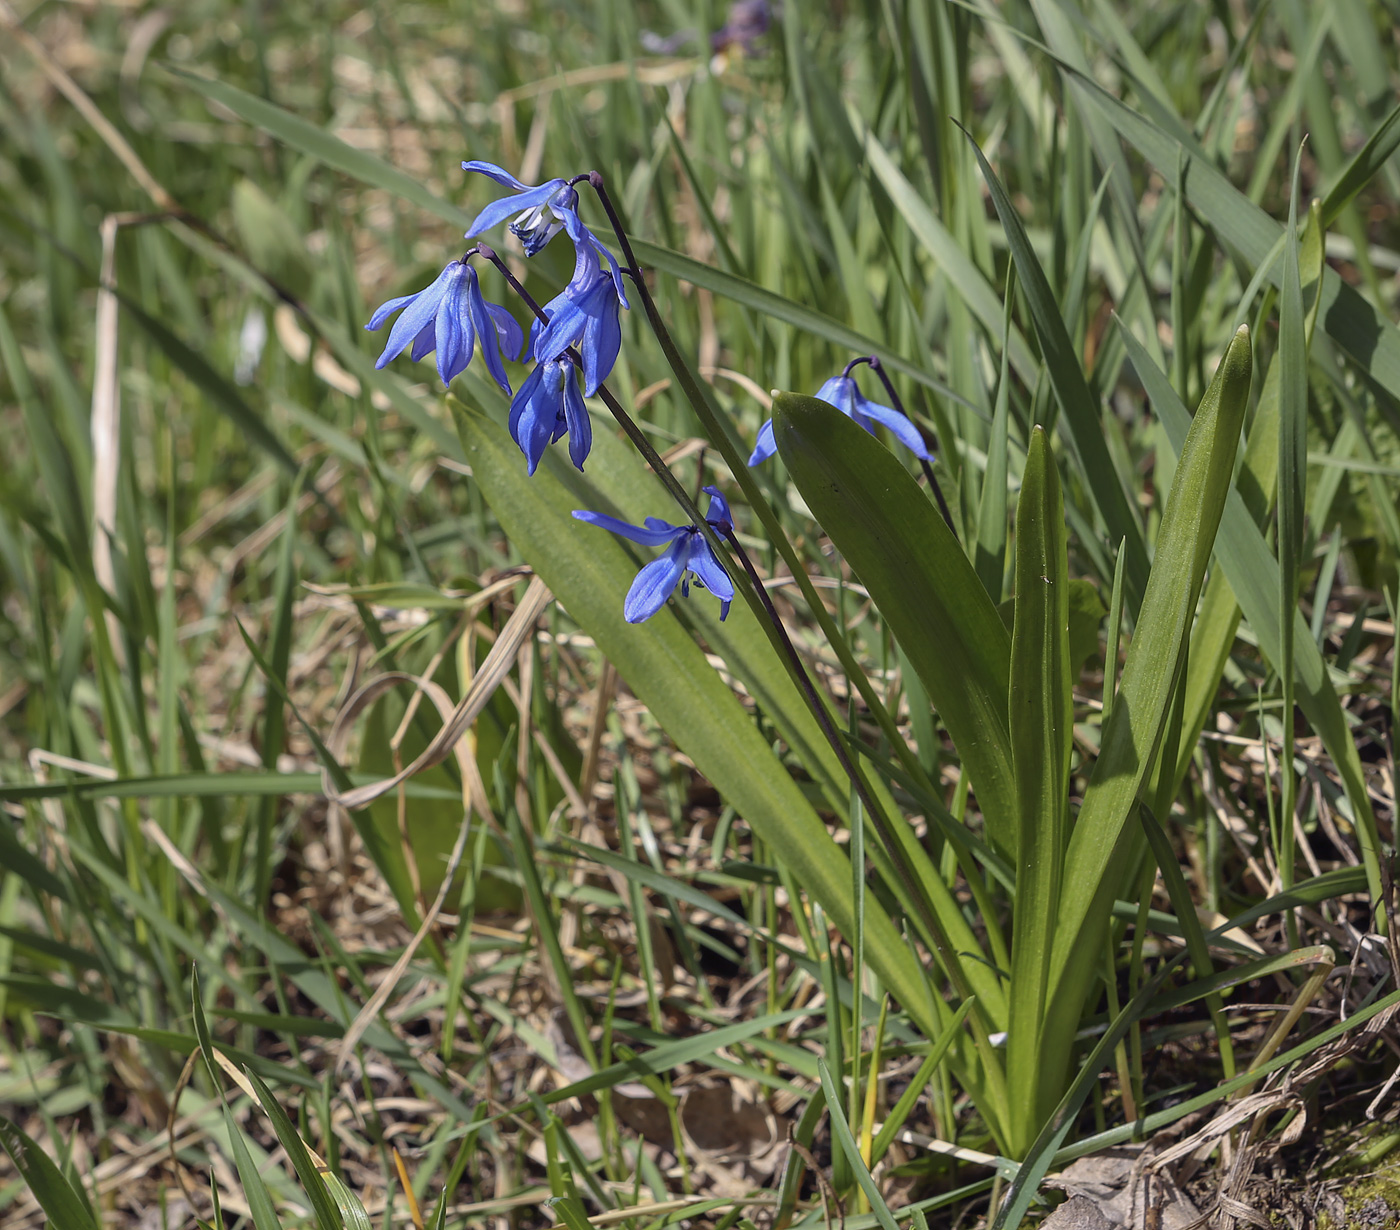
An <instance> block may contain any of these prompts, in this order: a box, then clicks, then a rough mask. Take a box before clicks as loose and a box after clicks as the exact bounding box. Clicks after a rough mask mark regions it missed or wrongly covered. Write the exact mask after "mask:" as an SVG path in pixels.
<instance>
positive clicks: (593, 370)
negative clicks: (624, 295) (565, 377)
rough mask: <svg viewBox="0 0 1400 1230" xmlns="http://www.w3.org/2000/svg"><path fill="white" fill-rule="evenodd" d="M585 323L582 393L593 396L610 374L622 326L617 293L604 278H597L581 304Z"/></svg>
mask: <svg viewBox="0 0 1400 1230" xmlns="http://www.w3.org/2000/svg"><path fill="white" fill-rule="evenodd" d="M580 306H581V307H582V309H583V312H584V315H585V317H586V318H587V323H586V324H585V325H584V329H583V338H582V345H580V347H579V352H580V353H581V354H582V356H583V376H584V380H583V390H584V393H585V394H586V395H587V396H589V397H592V396H593V394H594V393H596V392H597V391H598V386H599V385H600V384H602V383H603V381H604V380H606V379H607V378H608V377H609V376H610V375H611V374H612V369H613V367H614V366H615V365H616V363H617V355H618V352H619V351H620V350H621V349H622V325H621V324H620V323H619V321H618V301H617V292H616V291H615V290H614V289H613V286H612V283H611V282H610V281H609V280H608V279H607V278H599V279H598V283H597V286H596V288H595V290H594V292H593V293H592V294H591V295H590V296H589V299H588V301H587V303H586V304H581V305H580Z"/></svg>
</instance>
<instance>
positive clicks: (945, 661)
mask: <svg viewBox="0 0 1400 1230" xmlns="http://www.w3.org/2000/svg"><path fill="white" fill-rule="evenodd" d="M773 434H774V438H775V439H776V440H777V443H778V452H779V453H780V454H781V456H782V459H783V463H784V464H785V465H786V466H787V468H788V473H789V474H791V475H792V479H793V482H795V483H796V484H797V489H798V491H799V492H800V493H801V494H802V498H803V499H804V500H805V501H806V503H807V507H808V508H810V509H811V510H812V515H813V516H814V517H815V518H816V519H817V522H818V524H820V525H821V527H822V529H823V530H825V531H826V533H827V534H828V535H829V536H830V538H831V540H832V542H833V543H835V545H836V548H837V550H839V551H840V552H841V555H842V556H843V557H844V558H845V560H846V562H847V563H848V564H849V565H850V566H851V569H852V570H853V571H854V572H855V574H856V575H857V576H858V577H859V578H860V581H861V584H862V585H864V586H865V588H866V589H867V590H868V591H869V593H870V596H871V598H872V599H873V600H874V602H875V605H876V607H877V608H878V609H879V611H880V613H881V615H882V616H883V617H884V619H885V620H886V622H887V624H888V626H889V628H890V630H891V632H893V633H894V636H895V639H896V640H897V641H898V642H899V644H900V646H901V647H902V648H903V650H904V652H905V653H906V654H907V655H908V657H909V661H910V662H911V663H912V664H913V666H914V669H915V671H917V672H918V675H919V678H920V680H921V681H922V682H923V685H924V687H925V688H926V689H927V691H928V694H929V697H930V698H931V699H932V701H933V704H934V707H935V708H936V709H937V710H938V713H939V716H940V717H942V719H943V723H944V725H945V726H947V728H948V733H949V734H950V735H952V737H953V743H954V745H955V746H956V747H957V749H958V755H959V756H960V757H961V758H962V763H963V766H964V768H965V769H966V770H967V773H968V776H969V777H970V778H971V781H972V787H973V790H974V791H975V792H976V794H977V801H978V803H979V804H980V806H981V808H982V812H983V815H984V816H985V817H986V821H987V831H988V833H989V835H990V837H991V839H992V844H993V846H994V847H995V848H996V849H997V850H998V851H999V852H1001V853H1003V854H1005V853H1007V852H1010V851H1013V850H1014V849H1015V841H1016V835H1015V816H1016V800H1015V788H1014V786H1013V784H1012V783H1013V776H1012V768H1011V748H1010V734H1009V732H1008V729H1007V716H1006V696H1007V687H1008V682H1009V679H1010V669H1011V666H1010V663H1011V638H1010V637H1009V636H1008V635H1007V632H1006V627H1005V625H1004V624H1003V623H1002V622H1001V617H1000V616H999V615H998V614H997V612H996V608H995V607H994V606H993V605H992V602H991V599H990V598H988V597H987V591H986V590H985V589H984V588H983V587H982V583H981V581H979V580H978V579H977V574H976V573H975V572H974V571H973V568H972V565H971V563H970V562H969V561H968V558H967V556H966V554H964V552H963V550H962V548H961V547H960V546H959V545H958V541H957V539H955V538H954V537H953V534H952V531H951V530H949V529H948V527H947V525H946V524H945V523H944V521H943V518H942V517H941V516H940V515H939V513H938V510H937V509H936V508H935V507H934V505H933V503H932V502H931V501H930V500H929V498H928V496H927V495H926V494H925V493H924V491H923V490H922V489H921V488H920V487H919V485H918V484H917V483H916V482H915V481H914V480H913V479H912V478H911V477H910V476H909V473H908V471H907V470H905V468H904V467H903V465H901V464H900V462H899V460H898V458H896V457H895V456H894V454H893V453H891V452H890V451H889V449H887V448H886V447H885V446H884V445H883V444H881V443H880V442H879V441H878V440H876V439H875V437H874V436H872V435H870V434H869V433H868V432H866V431H864V430H862V428H860V427H859V426H857V425H856V423H854V422H853V421H852V420H851V419H849V418H847V417H846V416H845V415H844V414H842V413H841V412H840V411H839V410H837V409H836V408H835V407H834V406H830V405H828V404H827V403H826V402H824V401H820V400H818V399H817V398H815V397H803V396H802V395H800V394H797V393H781V394H779V395H778V396H777V397H775V398H774V400H773Z"/></svg>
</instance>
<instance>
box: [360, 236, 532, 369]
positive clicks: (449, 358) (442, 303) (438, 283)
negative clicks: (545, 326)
mask: <svg viewBox="0 0 1400 1230" xmlns="http://www.w3.org/2000/svg"><path fill="white" fill-rule="evenodd" d="M400 308H402V309H404V313H403V315H402V316H400V317H399V318H398V320H396V321H395V322H394V327H393V328H392V329H390V330H389V341H388V343H387V344H386V345H385V347H384V353H383V354H381V355H380V356H379V358H378V359H377V360H376V361H375V364H374V365H375V367H384V366H385V365H386V364H388V363H389V361H390V360H391V359H393V358H395V357H396V356H397V355H399V354H401V353H402V352H403V350H404V348H405V347H406V346H407V345H408V344H409V343H410V342H412V343H413V354H412V358H413V361H414V362H415V363H416V362H418V360H419V359H421V358H422V357H423V356H424V355H427V354H431V353H432V352H433V351H434V350H436V351H437V369H438V375H439V376H441V377H442V382H443V384H451V383H452V378H453V377H454V376H457V375H460V374H461V373H462V372H464V371H466V368H467V364H468V363H470V362H471V360H472V351H473V350H474V349H475V347H476V340H477V338H478V337H480V338H481V357H482V358H483V359H485V360H486V367H487V370H488V371H490V373H491V375H492V376H493V377H494V378H495V381H496V383H497V384H499V385H500V386H501V388H502V389H504V390H505V391H506V392H507V393H509V392H510V381H509V380H507V379H506V371H505V368H504V367H503V366H502V364H501V353H502V352H503V351H504V353H505V355H506V357H507V358H510V359H514V358H515V357H516V356H517V355H519V353H520V350H521V347H522V346H523V345H524V344H525V334H524V331H523V330H522V329H521V328H520V326H519V324H517V323H516V320H515V317H514V316H512V315H511V314H510V313H509V312H507V311H506V309H505V308H503V307H501V306H500V304H497V303H487V302H486V299H485V298H484V297H483V296H482V293H481V286H480V284H479V283H478V282H477V278H476V270H475V269H473V268H472V267H471V266H470V265H469V264H468V263H467V262H466V261H465V260H456V261H452V262H450V263H449V264H448V265H447V266H445V267H444V269H443V271H442V272H441V273H440V274H438V276H437V278H436V279H435V280H434V282H433V284H432V285H431V286H428V287H426V288H424V289H423V290H420V291H418V292H417V294H413V295H402V296H400V297H399V298H397V299H390V300H389V302H388V303H384V304H381V305H380V306H379V307H377V308H376V309H375V311H374V315H373V316H371V317H370V319H369V324H367V325H366V326H365V328H366V329H370V330H373V329H380V328H383V326H384V322H385V321H386V320H388V319H389V317H390V316H392V315H393V314H394V313H395V312H397V311H399V309H400Z"/></svg>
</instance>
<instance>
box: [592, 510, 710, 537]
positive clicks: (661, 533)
mask: <svg viewBox="0 0 1400 1230" xmlns="http://www.w3.org/2000/svg"><path fill="white" fill-rule="evenodd" d="M574 520H576V521H584V522H587V524H589V525H598V526H601V527H602V528H603V529H605V530H611V531H612V532H613V533H614V534H617V535H619V536H620V537H622V538H628V539H631V541H633V542H639V543H641V544H642V546H644V547H659V546H660V545H661V544H662V543H663V542H670V541H672V540H673V539H675V538H676V537H678V536H679V535H681V534H689V533H690V532H691V531H690V527H689V526H688V525H670V524H668V523H667V522H665V521H662V520H660V519H659V518H657V517H648V518H647V524H646V525H645V526H640V525H633V524H632V523H631V522H630V521H622V520H619V519H618V518H617V517H610V516H608V514H607V513H599V512H589V511H588V510H587V509H586V508H576V509H574Z"/></svg>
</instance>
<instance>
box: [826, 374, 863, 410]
mask: <svg viewBox="0 0 1400 1230" xmlns="http://www.w3.org/2000/svg"><path fill="white" fill-rule="evenodd" d="M859 395H860V390H859V389H857V388H856V382H855V381H854V380H852V379H851V378H850V377H849V376H833V377H832V378H831V379H830V380H828V381H827V382H826V383H825V384H824V385H822V387H821V388H819V389H818V390H817V396H818V397H819V398H820V399H821V400H822V401H824V402H829V403H830V404H831V405H833V406H835V407H836V408H837V409H838V410H839V411H841V413H842V414H845V415H850V414H851V413H852V411H854V410H855V399H856V398H857V397H858V396H859Z"/></svg>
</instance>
